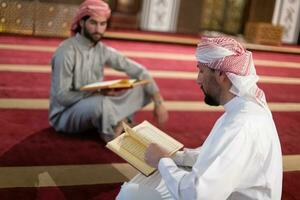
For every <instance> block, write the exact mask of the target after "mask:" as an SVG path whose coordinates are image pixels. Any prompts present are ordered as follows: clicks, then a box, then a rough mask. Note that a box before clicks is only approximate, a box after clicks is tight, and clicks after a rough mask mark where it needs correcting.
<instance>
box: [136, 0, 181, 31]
mask: <svg viewBox="0 0 300 200" xmlns="http://www.w3.org/2000/svg"><path fill="white" fill-rule="evenodd" d="M179 5H180V0H144V1H143V8H142V13H141V17H142V19H141V29H143V30H151V31H167V32H176V27H177V17H178V10H179Z"/></svg>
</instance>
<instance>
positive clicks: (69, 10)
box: [34, 3, 78, 37]
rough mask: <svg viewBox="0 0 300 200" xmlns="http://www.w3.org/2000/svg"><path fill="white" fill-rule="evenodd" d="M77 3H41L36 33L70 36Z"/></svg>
mask: <svg viewBox="0 0 300 200" xmlns="http://www.w3.org/2000/svg"><path fill="white" fill-rule="evenodd" d="M77 9H78V6H77V5H70V4H57V3H39V4H38V9H37V10H36V20H35V26H34V35H40V36H65V37H66V36H69V35H70V27H71V22H72V19H73V17H74V15H75V13H76V11H77Z"/></svg>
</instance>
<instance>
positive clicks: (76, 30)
mask: <svg viewBox="0 0 300 200" xmlns="http://www.w3.org/2000/svg"><path fill="white" fill-rule="evenodd" d="M90 17H91V16H89V15H86V16H83V17H82V18H81V19H80V20H79V21H78V22H77V23H78V26H77V28H76V29H75V30H74V32H75V33H80V32H81V26H80V24H79V23H80V21H81V20H83V21H86V20H88V19H89V18H90Z"/></svg>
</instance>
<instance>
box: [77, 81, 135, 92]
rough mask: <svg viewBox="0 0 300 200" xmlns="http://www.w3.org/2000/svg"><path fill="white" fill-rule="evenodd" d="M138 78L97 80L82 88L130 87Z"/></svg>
mask: <svg viewBox="0 0 300 200" xmlns="http://www.w3.org/2000/svg"><path fill="white" fill-rule="evenodd" d="M136 81H137V80H136V79H116V80H109V81H101V82H95V83H91V84H88V85H85V86H83V87H81V88H80V90H96V89H109V88H111V89H113V88H130V87H133V84H134V83H135V82H136Z"/></svg>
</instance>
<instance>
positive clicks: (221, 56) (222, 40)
mask: <svg viewBox="0 0 300 200" xmlns="http://www.w3.org/2000/svg"><path fill="white" fill-rule="evenodd" d="M196 59H197V61H198V62H200V63H203V64H205V65H206V66H208V67H209V68H211V69H215V70H219V71H223V72H225V73H226V75H227V77H228V78H229V80H230V81H231V83H232V87H231V88H230V92H231V93H233V94H235V95H237V96H240V97H243V98H246V99H248V100H251V101H254V102H255V103H258V104H259V105H261V106H262V107H264V108H267V109H268V106H267V103H266V98H265V94H264V92H263V91H262V90H261V89H260V88H258V86H257V85H256V82H257V81H258V76H257V75H256V71H255V67H254V63H253V59H252V53H251V52H250V51H247V50H246V49H245V48H244V47H243V46H242V45H241V44H240V43H239V42H237V41H236V40H234V39H232V38H228V37H212V38H208V37H204V38H202V39H201V42H200V43H199V44H198V47H197V50H196Z"/></svg>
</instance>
